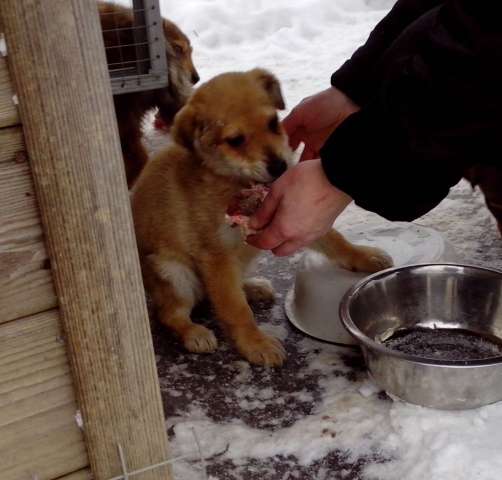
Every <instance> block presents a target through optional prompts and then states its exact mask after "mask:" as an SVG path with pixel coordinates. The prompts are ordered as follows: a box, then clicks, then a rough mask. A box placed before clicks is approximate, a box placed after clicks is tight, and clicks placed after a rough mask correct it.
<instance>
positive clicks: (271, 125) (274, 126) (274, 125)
mask: <svg viewBox="0 0 502 480" xmlns="http://www.w3.org/2000/svg"><path fill="white" fill-rule="evenodd" d="M268 129H269V130H270V131H271V132H273V133H279V119H278V118H277V115H276V116H275V117H272V118H271V119H270V121H269V122H268Z"/></svg>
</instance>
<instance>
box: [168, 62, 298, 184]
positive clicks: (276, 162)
mask: <svg viewBox="0 0 502 480" xmlns="http://www.w3.org/2000/svg"><path fill="white" fill-rule="evenodd" d="M283 108H284V100H283V98H282V94H281V90H280V86H279V82H278V81H277V79H276V78H275V77H274V76H273V75H272V74H270V73H269V72H267V71H265V70H262V69H255V70H251V71H249V72H244V73H226V74H222V75H219V76H217V77H215V78H213V79H212V80H210V81H209V82H207V83H205V84H204V85H202V86H201V87H200V88H199V89H198V90H197V91H196V92H195V93H194V95H193V96H192V97H191V98H190V100H189V102H188V104H187V105H186V106H185V107H184V108H183V109H182V110H181V111H180V112H179V114H178V115H177V116H176V118H175V123H174V129H173V136H174V138H175V140H176V141H177V142H178V143H181V144H183V145H184V146H185V147H186V148H189V149H190V150H192V151H194V153H196V154H197V156H198V157H199V158H200V159H201V160H202V162H203V163H204V165H206V166H207V167H208V168H210V169H211V170H212V171H213V172H214V173H216V174H218V175H223V176H227V177H233V178H235V179H236V180H238V181H240V182H242V183H256V182H258V183H268V182H271V181H273V180H275V179H276V178H278V177H279V176H280V175H281V174H282V173H283V172H284V171H285V170H286V169H287V167H288V164H289V162H290V160H291V153H292V152H291V149H290V148H289V146H288V141H287V136H286V134H285V132H284V129H283V128H282V126H281V123H280V122H279V119H278V116H277V110H278V109H283Z"/></svg>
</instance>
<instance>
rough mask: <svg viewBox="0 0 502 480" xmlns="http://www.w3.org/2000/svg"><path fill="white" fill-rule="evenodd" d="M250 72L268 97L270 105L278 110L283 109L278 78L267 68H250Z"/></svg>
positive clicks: (283, 104) (284, 106) (284, 105)
mask: <svg viewBox="0 0 502 480" xmlns="http://www.w3.org/2000/svg"><path fill="white" fill-rule="evenodd" d="M251 74H252V75H253V76H254V77H255V78H256V79H257V80H258V82H259V83H260V85H261V86H262V87H263V89H264V90H265V92H266V93H267V95H268V96H269V98H270V101H271V102H272V105H273V106H274V107H275V108H278V109H279V110H284V109H285V108H286V104H285V103H284V98H283V96H282V91H281V85H280V84H279V80H277V78H276V77H275V76H274V75H272V74H271V73H270V72H268V71H267V70H264V69H262V68H255V69H254V70H251Z"/></svg>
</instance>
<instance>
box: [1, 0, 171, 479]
mask: <svg viewBox="0 0 502 480" xmlns="http://www.w3.org/2000/svg"><path fill="white" fill-rule="evenodd" d="M0 17H1V19H0V23H1V22H3V27H4V29H5V34H6V40H7V48H8V61H9V65H10V69H11V74H12V76H13V80H14V86H15V89H16V92H17V95H18V97H19V102H20V112H21V120H22V123H23V127H24V133H25V137H26V142H27V147H28V153H29V157H30V163H31V166H32V169H33V176H34V182H35V187H36V191H37V196H38V200H39V204H40V208H41V214H42V219H43V224H44V229H45V233H46V240H47V245H48V249H49V255H50V257H51V265H52V268H53V273H54V280H55V284H56V289H57V294H58V300H59V304H60V309H61V315H62V319H63V325H64V329H65V332H66V337H67V343H68V352H69V356H70V361H71V364H72V368H73V374H74V379H75V384H76V389H77V398H78V401H79V405H80V408H81V411H82V415H83V419H84V432H85V436H86V443H87V447H88V452H89V458H90V463H91V469H92V472H93V474H94V478H95V479H96V480H107V479H109V478H111V477H113V476H116V475H119V474H120V473H121V469H120V463H119V459H118V454H117V444H119V443H120V444H121V445H122V447H123V450H124V453H125V456H126V459H127V467H128V470H129V471H132V470H136V469H141V468H143V467H146V466H149V465H152V464H156V463H159V462H162V461H165V460H166V459H167V456H168V445H167V434H166V431H165V426H164V416H163V412H162V403H161V397H160V390H159V385H158V378H157V372H156V366H155V360H154V355H153V347H152V341H151V335H150V329H149V323H148V317H147V312H146V306H145V301H144V293H143V285H142V282H141V275H140V268H139V263H138V257H137V251H136V243H135V239H134V233H133V227H132V219H131V214H130V206H129V195H128V191H127V186H126V179H125V174H124V168H123V163H122V156H121V151H120V145H119V141H118V134H117V128H116V123H115V116H114V111H113V103H112V95H111V89H110V82H109V78H108V73H107V68H106V61H105V54H104V47H103V41H102V36H101V30H100V24H99V19H98V14H97V10H96V3H95V0H44V1H41V0H2V1H1V4H0ZM21 447H22V446H21ZM134 478H135V479H136V480H160V479H162V480H165V479H167V478H169V470H168V468H167V467H162V468H160V469H157V470H154V471H151V472H149V473H145V474H142V475H138V476H137V477H134Z"/></svg>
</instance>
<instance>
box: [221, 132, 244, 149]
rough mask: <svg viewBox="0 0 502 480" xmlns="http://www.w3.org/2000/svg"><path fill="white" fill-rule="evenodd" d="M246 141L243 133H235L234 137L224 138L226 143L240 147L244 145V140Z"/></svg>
mask: <svg viewBox="0 0 502 480" xmlns="http://www.w3.org/2000/svg"><path fill="white" fill-rule="evenodd" d="M245 141H246V137H245V136H244V135H235V136H234V137H228V138H227V139H225V142H227V143H228V145H230V146H231V147H234V148H236V147H240V146H242V145H244V142H245Z"/></svg>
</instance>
